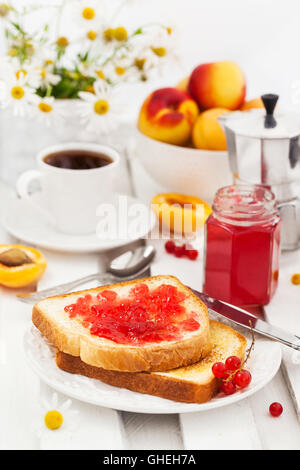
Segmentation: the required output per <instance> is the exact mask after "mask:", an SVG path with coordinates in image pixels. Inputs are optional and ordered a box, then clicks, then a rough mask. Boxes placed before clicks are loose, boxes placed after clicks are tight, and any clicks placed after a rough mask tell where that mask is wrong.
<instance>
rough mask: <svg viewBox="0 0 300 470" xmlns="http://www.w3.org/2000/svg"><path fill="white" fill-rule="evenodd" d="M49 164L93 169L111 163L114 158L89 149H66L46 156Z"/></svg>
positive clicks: (69, 167)
mask: <svg viewBox="0 0 300 470" xmlns="http://www.w3.org/2000/svg"><path fill="white" fill-rule="evenodd" d="M43 160H44V162H45V163H47V165H50V166H55V167H56V168H64V169H67V170H92V169H94V168H101V167H103V166H106V165H109V164H110V163H112V162H113V160H112V159H111V158H110V157H108V156H107V155H105V154H103V153H97V152H92V151H89V150H64V151H59V152H54V153H50V154H49V155H47V156H46V157H44V159H43Z"/></svg>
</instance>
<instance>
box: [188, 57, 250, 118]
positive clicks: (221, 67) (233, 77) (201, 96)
mask: <svg viewBox="0 0 300 470" xmlns="http://www.w3.org/2000/svg"><path fill="white" fill-rule="evenodd" d="M188 92H189V93H190V95H191V96H192V98H194V99H195V100H196V101H197V103H198V105H199V107H200V109H203V110H205V109H210V108H226V109H230V110H236V109H239V108H240V107H241V106H242V104H243V103H244V101H245V95H246V81H245V78H244V75H243V72H242V71H241V69H240V68H239V67H238V65H237V64H235V63H234V62H230V61H224V62H213V63H207V64H202V65H199V66H198V67H196V68H195V69H194V70H193V72H192V74H191V77H190V80H189V84H188Z"/></svg>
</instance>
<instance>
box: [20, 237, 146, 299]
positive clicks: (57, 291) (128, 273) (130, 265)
mask: <svg viewBox="0 0 300 470" xmlns="http://www.w3.org/2000/svg"><path fill="white" fill-rule="evenodd" d="M154 256H155V248H154V247H153V246H150V245H149V246H139V247H138V248H135V249H134V250H129V251H126V252H125V253H122V254H121V255H119V256H117V257H116V258H114V259H112V260H111V261H110V263H109V265H108V268H107V271H106V272H105V273H95V274H90V275H89V276H84V277H82V278H80V279H76V280H75V281H71V282H66V283H65V284H60V285H58V286H55V287H51V288H50V289H44V290H41V291H38V292H34V293H32V294H30V293H29V294H19V295H17V297H18V299H19V300H21V301H22V302H25V303H28V304H32V303H36V302H39V301H40V300H42V299H44V298H45V297H50V296H52V295H61V294H65V293H66V292H72V291H73V290H74V289H75V288H76V287H78V286H80V285H81V284H85V283H86V282H90V281H99V283H100V285H101V284H102V285H105V284H109V283H110V282H112V283H114V282H115V281H129V280H131V279H135V278H136V277H138V276H139V275H140V274H142V273H144V272H145V271H146V270H147V269H148V268H149V266H150V264H151V263H152V261H153V258H154Z"/></svg>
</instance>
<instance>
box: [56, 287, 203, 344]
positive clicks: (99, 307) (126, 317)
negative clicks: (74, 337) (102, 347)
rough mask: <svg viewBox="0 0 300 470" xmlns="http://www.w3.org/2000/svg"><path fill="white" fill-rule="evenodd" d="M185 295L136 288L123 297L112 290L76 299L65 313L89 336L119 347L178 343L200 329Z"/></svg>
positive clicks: (171, 290) (169, 290) (165, 289)
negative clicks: (87, 332) (107, 340)
mask: <svg viewBox="0 0 300 470" xmlns="http://www.w3.org/2000/svg"><path fill="white" fill-rule="evenodd" d="M186 297H187V296H186V294H184V293H183V292H181V291H179V290H178V289H177V288H176V287H175V286H172V285H170V284H161V285H160V286H158V287H156V288H155V289H151V290H149V287H148V286H147V285H146V284H143V283H142V284H139V285H138V286H136V287H133V288H132V289H130V290H129V292H128V293H127V295H126V296H122V295H118V294H117V293H116V292H114V291H111V290H103V291H101V292H100V293H99V294H97V295H93V296H92V295H90V294H87V295H85V296H84V297H79V298H78V299H77V301H76V303H74V304H71V305H67V306H66V307H65V312H66V313H68V314H69V317H70V318H76V319H77V320H79V321H80V323H81V324H82V325H83V326H84V327H86V328H88V329H89V331H90V333H91V334H92V335H95V336H99V337H101V338H106V339H109V340H111V341H114V342H115V343H119V344H132V345H136V346H138V345H143V344H145V343H156V342H161V341H174V340H178V339H181V338H182V337H183V334H184V333H187V332H192V331H196V330H198V329H199V326H200V324H199V319H198V316H197V315H196V313H194V312H191V311H187V310H186V308H185V305H184V301H185V299H186Z"/></svg>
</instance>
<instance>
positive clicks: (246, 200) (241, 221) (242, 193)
mask: <svg viewBox="0 0 300 470" xmlns="http://www.w3.org/2000/svg"><path fill="white" fill-rule="evenodd" d="M205 242H206V243H205V264H204V266H205V268H204V269H205V273H204V285H203V291H204V292H205V293H206V294H208V295H210V296H211V297H214V298H217V299H219V300H223V301H224V302H227V303H231V304H234V305H238V306H258V305H265V304H267V303H268V302H269V301H270V299H271V297H272V296H273V294H274V292H275V290H276V287H277V283H278V261H279V252H280V218H279V215H278V212H277V207H276V201H275V196H274V194H273V193H272V192H271V191H270V190H269V189H267V188H266V187H265V186H261V185H251V186H250V185H249V186H248V185H234V186H227V187H224V188H221V189H220V190H219V191H218V192H217V194H216V196H215V200H214V203H213V212H212V214H211V215H210V216H209V218H208V220H207V222H206V227H205Z"/></svg>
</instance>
